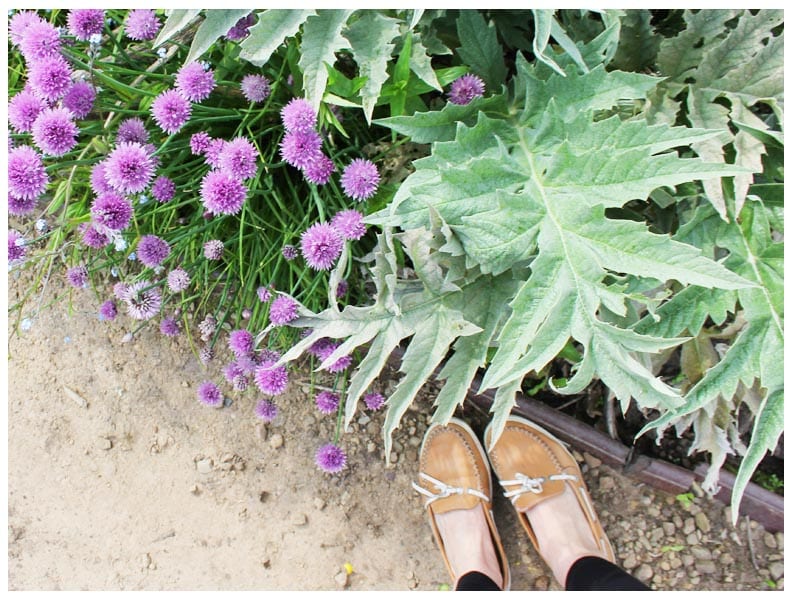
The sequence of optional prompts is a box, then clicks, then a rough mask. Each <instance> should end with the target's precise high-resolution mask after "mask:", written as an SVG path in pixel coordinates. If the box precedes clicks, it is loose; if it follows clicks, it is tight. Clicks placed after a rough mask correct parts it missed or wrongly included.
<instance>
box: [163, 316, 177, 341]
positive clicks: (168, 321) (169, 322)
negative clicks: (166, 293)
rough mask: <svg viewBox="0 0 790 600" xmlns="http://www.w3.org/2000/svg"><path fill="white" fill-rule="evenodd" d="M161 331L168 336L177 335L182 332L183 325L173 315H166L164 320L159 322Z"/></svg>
mask: <svg viewBox="0 0 790 600" xmlns="http://www.w3.org/2000/svg"><path fill="white" fill-rule="evenodd" d="M159 331H160V332H162V334H163V335H166V336H167V337H175V336H177V335H178V334H179V333H181V326H180V325H179V324H178V321H176V320H175V319H174V318H173V317H165V318H164V319H162V322H161V323H159Z"/></svg>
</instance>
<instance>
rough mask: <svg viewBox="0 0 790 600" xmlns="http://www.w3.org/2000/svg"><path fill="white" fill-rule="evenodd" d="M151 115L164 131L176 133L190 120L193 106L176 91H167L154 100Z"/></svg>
mask: <svg viewBox="0 0 790 600" xmlns="http://www.w3.org/2000/svg"><path fill="white" fill-rule="evenodd" d="M151 114H152V115H153V117H154V121H156V124H157V125H159V127H161V128H162V131H164V132H165V133H175V132H177V131H178V130H179V129H181V128H182V127H183V126H184V123H186V122H187V121H188V120H189V117H190V115H191V114H192V105H191V104H190V103H189V100H187V99H186V98H184V97H183V96H182V95H181V94H179V93H178V92H177V91H176V90H167V91H164V92H162V93H161V94H159V95H158V96H157V97H156V99H154V102H153V104H151Z"/></svg>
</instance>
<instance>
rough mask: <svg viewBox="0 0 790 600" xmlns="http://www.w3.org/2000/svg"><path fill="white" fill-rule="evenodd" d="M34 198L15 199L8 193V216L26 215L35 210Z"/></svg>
mask: <svg viewBox="0 0 790 600" xmlns="http://www.w3.org/2000/svg"><path fill="white" fill-rule="evenodd" d="M36 204H37V202H36V199H35V198H17V197H16V196H12V195H11V192H9V193H8V214H10V215H26V214H28V213H31V212H33V211H34V210H35V209H36Z"/></svg>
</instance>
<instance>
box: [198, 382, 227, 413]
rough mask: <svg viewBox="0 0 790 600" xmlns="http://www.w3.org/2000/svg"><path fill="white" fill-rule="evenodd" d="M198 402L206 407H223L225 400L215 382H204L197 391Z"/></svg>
mask: <svg viewBox="0 0 790 600" xmlns="http://www.w3.org/2000/svg"><path fill="white" fill-rule="evenodd" d="M197 395H198V400H200V401H201V402H202V403H203V404H205V405H206V406H211V407H215V408H216V407H217V406H222V403H223V400H224V398H223V397H222V392H221V391H220V389H219V387H217V384H216V383H214V382H213V381H204V382H203V383H201V384H200V385H199V386H198V389H197Z"/></svg>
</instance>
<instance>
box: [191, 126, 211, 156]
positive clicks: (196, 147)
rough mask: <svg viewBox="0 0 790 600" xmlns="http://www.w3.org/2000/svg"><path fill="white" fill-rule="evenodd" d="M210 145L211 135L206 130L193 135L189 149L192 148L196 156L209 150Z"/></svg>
mask: <svg viewBox="0 0 790 600" xmlns="http://www.w3.org/2000/svg"><path fill="white" fill-rule="evenodd" d="M210 145H211V137H210V136H209V134H207V133H206V132H205V131H198V132H197V133H193V134H192V137H191V138H189V149H190V150H192V154H194V155H196V156H199V155H201V154H203V153H204V152H205V151H206V150H208V147H209V146H210Z"/></svg>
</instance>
